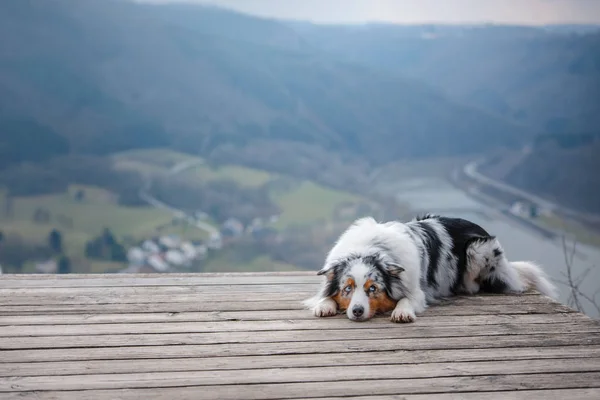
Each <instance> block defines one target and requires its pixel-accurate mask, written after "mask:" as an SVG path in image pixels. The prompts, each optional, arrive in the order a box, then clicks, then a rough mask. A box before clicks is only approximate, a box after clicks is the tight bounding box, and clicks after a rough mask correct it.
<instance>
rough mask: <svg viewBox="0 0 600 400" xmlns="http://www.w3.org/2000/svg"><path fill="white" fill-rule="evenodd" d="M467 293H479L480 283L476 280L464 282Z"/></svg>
mask: <svg viewBox="0 0 600 400" xmlns="http://www.w3.org/2000/svg"><path fill="white" fill-rule="evenodd" d="M464 288H465V293H466V294H476V293H479V289H480V287H479V283H477V282H475V281H465V284H464Z"/></svg>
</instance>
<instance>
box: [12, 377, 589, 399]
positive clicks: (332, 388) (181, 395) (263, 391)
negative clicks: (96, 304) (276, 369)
mask: <svg viewBox="0 0 600 400" xmlns="http://www.w3.org/2000/svg"><path fill="white" fill-rule="evenodd" d="M275 376H276V375H275ZM599 380H600V373H598V372H588V373H564V374H550V373H549V374H527V375H488V376H485V375H482V376H464V377H448V378H424V379H390V380H378V379H373V380H356V381H353V382H351V383H349V382H348V381H333V382H327V384H323V382H306V383H279V384H278V383H269V384H250V385H232V386H229V385H219V386H216V385H211V386H186V387H176V388H161V389H156V388H152V389H146V388H143V386H142V385H143V383H140V384H139V386H140V387H141V388H139V389H113V390H88V391H71V392H59V391H55V392H42V391H29V392H12V394H8V393H7V394H3V397H4V398H6V400H13V399H20V400H22V399H36V400H50V399H53V400H58V399H70V400H72V399H78V400H88V399H90V400H91V399H93V400H109V399H110V400H114V399H120V400H128V399H136V400H137V399H140V398H143V399H145V400H153V399H167V398H168V399H171V400H181V399H195V400H203V399H215V398H218V399H220V400H237V399H239V398H240V397H243V398H244V399H250V400H252V399H295V398H306V397H307V395H308V396H309V397H340V396H342V397H343V396H345V395H354V396H361V395H365V396H366V395H371V396H372V395H393V394H398V395H403V394H434V393H461V392H473V391H477V390H481V389H482V388H483V389H484V390H485V391H486V392H489V391H511V390H528V389H532V388H536V389H566V388H596V387H598V385H599V383H598V381H599ZM193 384H194V383H193V382H190V385H193ZM313 394H314V395H313Z"/></svg>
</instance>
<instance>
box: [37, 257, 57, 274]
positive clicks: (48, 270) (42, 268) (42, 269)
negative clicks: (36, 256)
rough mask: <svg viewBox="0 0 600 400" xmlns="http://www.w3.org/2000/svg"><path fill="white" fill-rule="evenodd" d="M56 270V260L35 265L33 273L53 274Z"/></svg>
mask: <svg viewBox="0 0 600 400" xmlns="http://www.w3.org/2000/svg"><path fill="white" fill-rule="evenodd" d="M57 270H58V264H57V263H56V260H47V261H42V262H39V263H37V264H36V265H35V271H36V272H37V273H40V274H55V273H56V271H57Z"/></svg>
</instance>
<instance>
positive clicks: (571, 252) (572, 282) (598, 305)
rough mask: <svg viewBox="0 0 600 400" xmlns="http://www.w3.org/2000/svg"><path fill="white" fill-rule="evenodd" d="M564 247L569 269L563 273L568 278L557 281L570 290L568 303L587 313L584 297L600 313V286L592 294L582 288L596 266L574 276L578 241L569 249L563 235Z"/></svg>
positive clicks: (566, 263)
mask: <svg viewBox="0 0 600 400" xmlns="http://www.w3.org/2000/svg"><path fill="white" fill-rule="evenodd" d="M562 247H563V254H564V257H565V266H566V269H567V270H566V273H565V272H562V273H561V274H562V275H563V277H564V278H565V279H566V280H564V281H563V280H557V282H558V283H560V284H562V285H565V286H566V287H568V288H569V290H570V293H569V297H568V299H567V304H568V305H569V306H570V307H574V308H575V309H576V310H577V311H579V312H582V313H584V314H585V308H584V307H583V304H582V299H583V300H587V301H588V302H589V303H590V305H591V306H592V307H594V308H595V309H596V312H597V313H598V315H600V300H597V299H596V297H597V296H598V295H599V294H600V288H598V289H597V290H596V291H595V292H594V294H593V295H591V296H590V295H588V294H586V293H584V292H583V291H582V290H581V289H580V286H581V284H582V283H583V282H584V281H585V279H586V278H587V276H588V275H589V273H590V272H591V271H592V270H593V269H594V266H590V267H588V268H587V269H586V270H585V271H583V273H581V274H580V275H579V276H574V273H573V265H574V259H575V253H576V251H577V241H576V240H573V246H571V248H570V249H569V248H568V245H567V239H566V237H565V236H564V235H563V236H562Z"/></svg>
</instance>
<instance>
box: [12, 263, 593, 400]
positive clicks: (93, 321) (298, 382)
mask: <svg viewBox="0 0 600 400" xmlns="http://www.w3.org/2000/svg"><path fill="white" fill-rule="evenodd" d="M319 279H321V278H320V277H317V276H314V274H313V273H309V274H305V273H304V274H303V273H295V274H294V273H290V274H286V273H281V274H272V273H271V274H252V275H235V274H210V275H208V274H207V275H144V276H136V275H95V276H92V275H88V276H85V275H79V276H75V275H73V276H61V277H59V278H57V277H54V276H39V275H38V276H10V275H2V276H0V399H6V400H11V399H20V400H23V399H37V400H40V399H41V400H45V399H73V400H75V399H77V400H86V399H94V400H113V399H136V400H138V399H177V400H182V399H194V400H200V399H296V398H338V397H346V396H354V397H356V398H361V399H384V400H385V399H392V398H394V399H399V398H402V399H425V398H436V399H458V398H465V399H481V398H484V399H486V400H493V399H506V398H510V399H552V398H555V399H570V400H572V399H600V324H599V323H598V322H595V321H592V320H590V319H589V318H587V317H585V316H583V315H581V314H578V313H576V312H573V311H572V310H571V309H569V308H567V307H564V306H562V305H560V304H556V303H551V302H549V301H548V300H547V299H546V298H543V297H541V296H539V295H536V294H527V295H523V296H476V297H461V298H457V299H455V300H453V301H452V302H449V303H448V304H444V305H442V306H438V307H434V308H431V309H430V310H428V311H427V313H426V314H425V315H424V316H422V317H420V318H418V320H417V321H416V322H415V323H413V324H393V323H391V322H389V320H388V319H387V318H385V317H381V318H377V319H374V320H372V321H368V322H364V323H357V322H351V321H349V320H347V319H345V318H344V317H335V318H327V319H317V318H314V317H312V315H311V314H310V313H309V312H308V311H306V310H303V309H302V307H301V305H300V303H299V302H300V300H301V299H303V298H305V297H306V296H308V295H311V294H313V293H314V291H315V290H316V288H317V284H318V282H319ZM482 392H487V393H482ZM398 395H400V396H398Z"/></svg>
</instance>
